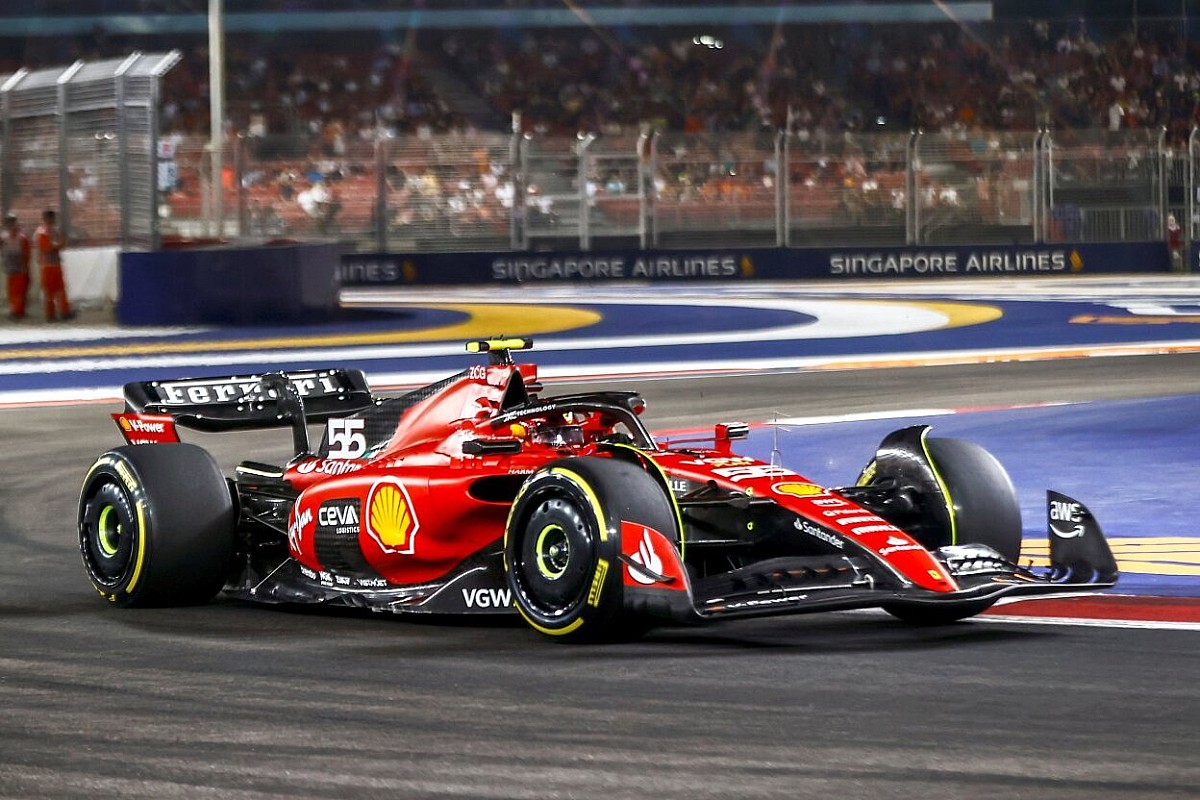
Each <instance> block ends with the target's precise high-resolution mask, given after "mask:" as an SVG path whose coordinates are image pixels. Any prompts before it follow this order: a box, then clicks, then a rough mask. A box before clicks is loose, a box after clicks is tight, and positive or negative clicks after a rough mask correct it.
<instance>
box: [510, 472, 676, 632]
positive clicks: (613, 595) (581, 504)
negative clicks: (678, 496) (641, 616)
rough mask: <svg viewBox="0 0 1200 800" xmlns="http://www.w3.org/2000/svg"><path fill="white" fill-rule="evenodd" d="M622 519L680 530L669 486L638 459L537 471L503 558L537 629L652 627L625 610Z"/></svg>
mask: <svg viewBox="0 0 1200 800" xmlns="http://www.w3.org/2000/svg"><path fill="white" fill-rule="evenodd" d="M622 522H633V523H637V524H642V525H646V526H649V527H652V528H654V529H655V530H658V531H660V532H663V533H664V534H666V535H668V536H673V535H674V531H675V523H674V517H673V513H672V510H671V506H670V501H669V499H668V498H667V497H666V494H665V492H664V491H663V490H662V488H661V487H660V486H659V485H658V483H657V482H656V481H655V480H654V479H653V478H652V477H651V476H649V475H648V474H647V473H646V472H645V471H644V470H642V468H641V467H639V466H637V465H635V464H632V463H629V462H625V461H619V460H616V459H611V458H598V457H583V458H572V459H564V460H562V461H558V462H555V463H553V464H550V465H548V466H546V467H544V468H542V469H540V470H538V471H537V472H536V473H534V474H533V475H532V476H531V477H530V479H529V480H528V481H527V482H526V483H525V485H524V486H523V487H522V489H521V492H520V493H519V494H518V495H517V498H516V500H515V501H514V503H513V507H512V511H511V512H510V514H509V519H508V525H507V527H506V529H505V535H504V563H505V572H506V575H507V579H508V585H509V588H510V589H511V590H512V592H513V599H514V601H515V602H516V605H517V610H518V611H520V612H521V615H522V616H523V617H524V618H525V620H526V621H527V622H528V623H529V624H530V625H531V626H533V628H535V629H536V630H538V631H540V632H541V633H543V634H546V635H547V636H550V637H553V638H554V639H556V640H558V641H599V640H613V639H619V638H623V637H628V636H633V635H636V634H637V633H640V632H642V631H643V630H645V624H644V621H641V620H632V619H629V618H628V617H627V616H626V615H625V614H624V613H623V607H624V592H623V586H622V578H621V564H620V560H619V559H620V556H621V523H622Z"/></svg>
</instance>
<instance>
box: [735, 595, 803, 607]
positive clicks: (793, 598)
mask: <svg viewBox="0 0 1200 800" xmlns="http://www.w3.org/2000/svg"><path fill="white" fill-rule="evenodd" d="M807 599H808V595H806V594H788V595H781V596H779V597H764V598H762V599H761V600H758V599H756V600H735V601H734V602H732V603H726V604H725V608H726V609H727V610H729V611H736V610H737V609H741V608H761V607H762V606H781V605H786V604H788V603H798V602H800V601H801V600H807Z"/></svg>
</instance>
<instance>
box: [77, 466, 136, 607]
mask: <svg viewBox="0 0 1200 800" xmlns="http://www.w3.org/2000/svg"><path fill="white" fill-rule="evenodd" d="M79 537H80V541H79V544H80V550H81V551H82V554H83V561H84V565H85V566H86V567H87V570H88V572H89V573H90V574H91V576H92V579H93V580H94V581H95V582H96V583H97V584H99V585H101V586H104V587H106V588H109V589H113V588H116V587H117V586H119V585H120V584H121V582H122V581H123V580H124V579H125V577H126V576H127V575H128V574H129V571H130V567H131V564H132V561H133V557H134V551H135V544H136V542H135V539H136V538H137V522H136V520H135V519H134V516H133V507H132V503H131V502H130V500H129V498H128V496H127V495H126V494H125V492H124V490H123V489H122V488H121V486H120V485H119V484H117V483H116V482H115V481H113V480H102V481H100V482H98V483H97V484H96V485H95V486H94V487H93V488H92V490H91V492H90V494H89V495H88V500H87V502H86V503H85V505H84V509H83V514H82V516H81V517H80V520H79Z"/></svg>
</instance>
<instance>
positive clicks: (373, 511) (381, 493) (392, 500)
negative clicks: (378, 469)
mask: <svg viewBox="0 0 1200 800" xmlns="http://www.w3.org/2000/svg"><path fill="white" fill-rule="evenodd" d="M364 527H365V528H366V530H367V534H368V535H370V537H371V538H372V539H374V540H375V543H376V544H378V545H379V547H380V549H381V550H383V552H385V553H396V554H400V555H411V554H412V553H413V552H414V549H415V547H416V537H417V530H418V529H419V528H420V523H419V522H418V521H417V515H416V512H415V511H414V510H413V504H412V499H411V498H410V497H409V496H408V490H407V489H405V488H404V484H402V483H400V481H398V480H396V479H395V478H384V479H383V480H381V481H379V482H378V483H376V484H375V485H374V486H372V487H371V492H370V494H368V495H367V521H366V525H365V526H364Z"/></svg>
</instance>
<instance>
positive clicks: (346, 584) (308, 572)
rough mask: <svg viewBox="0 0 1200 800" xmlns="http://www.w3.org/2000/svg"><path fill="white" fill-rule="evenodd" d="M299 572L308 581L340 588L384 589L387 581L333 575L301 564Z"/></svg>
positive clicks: (386, 586)
mask: <svg viewBox="0 0 1200 800" xmlns="http://www.w3.org/2000/svg"><path fill="white" fill-rule="evenodd" d="M300 574H301V575H303V576H304V577H306V578H308V579H309V580H310V581H317V582H318V583H320V584H321V585H322V586H329V587H337V588H341V589H386V588H388V582H387V581H386V580H384V579H383V578H349V577H346V576H345V575H334V574H333V573H330V572H325V571H324V570H322V571H320V572H318V571H317V570H315V569H309V568H308V567H305V566H303V565H301V567H300Z"/></svg>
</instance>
